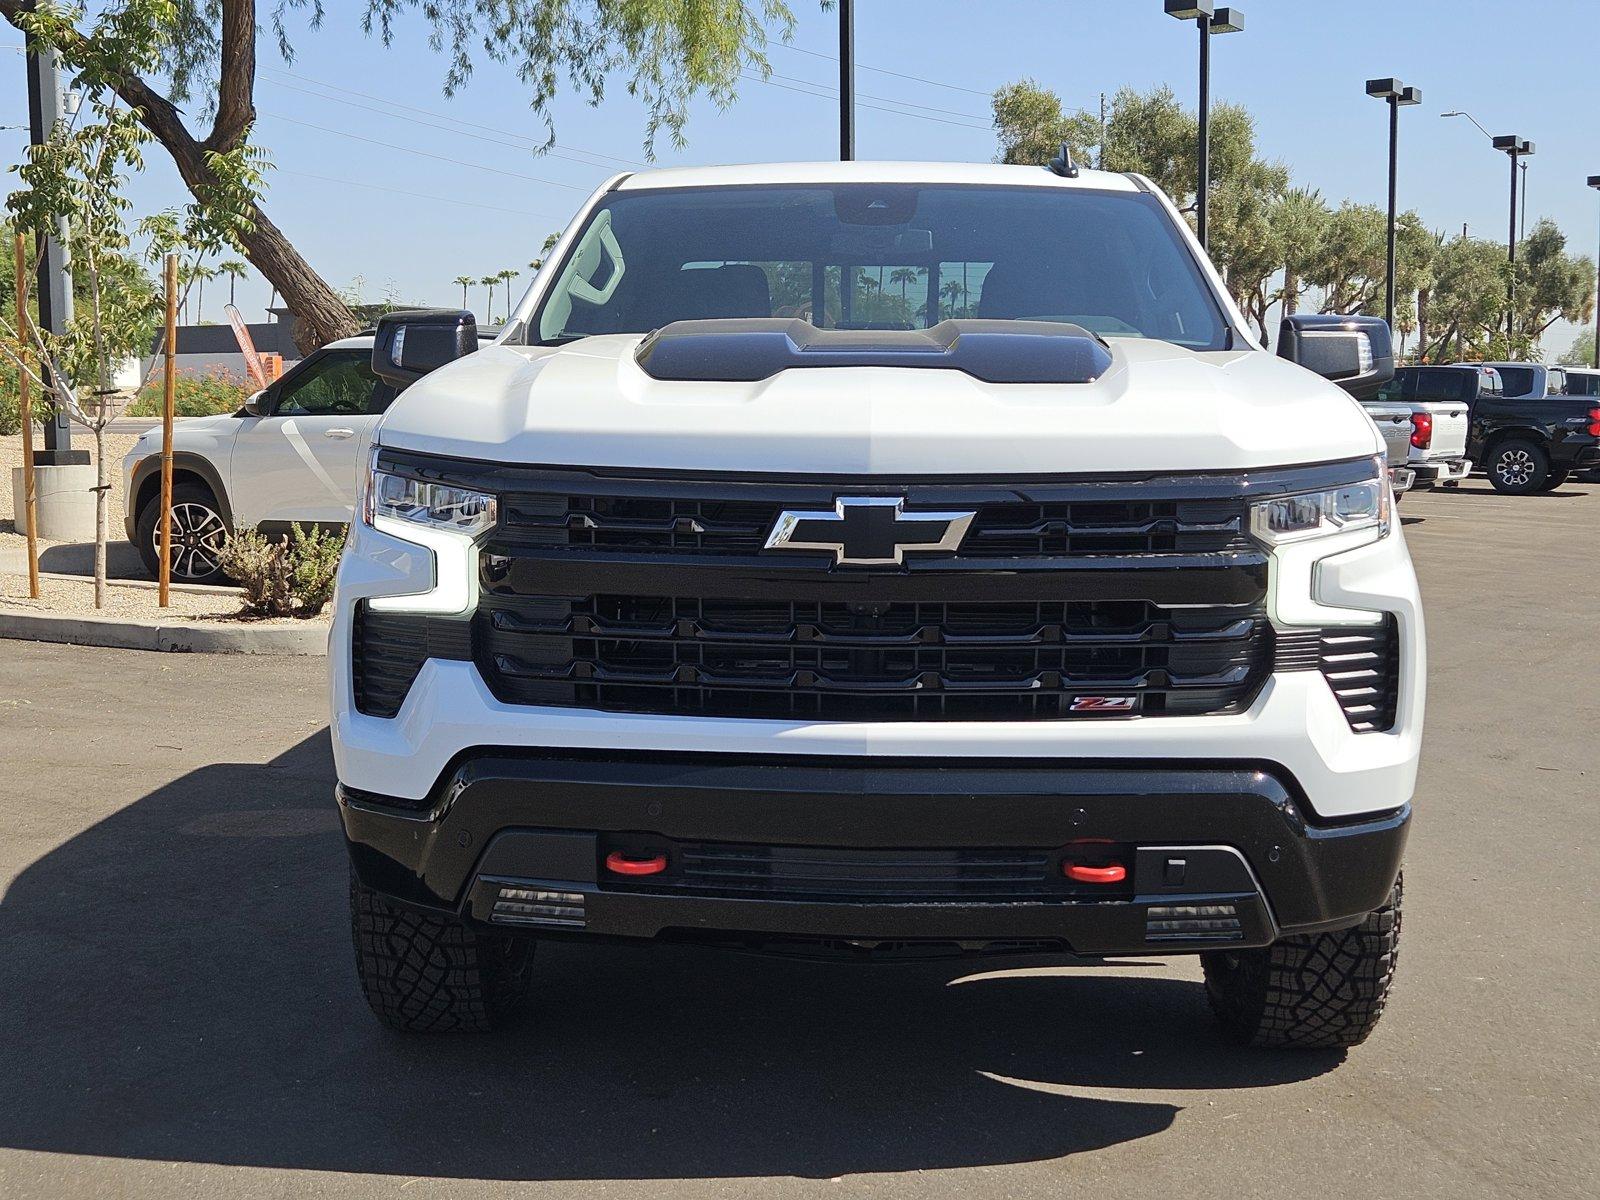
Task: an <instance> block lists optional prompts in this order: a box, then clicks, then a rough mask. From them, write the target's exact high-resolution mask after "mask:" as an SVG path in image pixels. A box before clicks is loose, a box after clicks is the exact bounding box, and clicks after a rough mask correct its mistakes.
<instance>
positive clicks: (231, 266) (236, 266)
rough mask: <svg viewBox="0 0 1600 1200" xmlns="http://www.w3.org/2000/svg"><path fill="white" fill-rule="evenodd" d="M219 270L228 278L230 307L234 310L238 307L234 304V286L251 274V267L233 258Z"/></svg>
mask: <svg viewBox="0 0 1600 1200" xmlns="http://www.w3.org/2000/svg"><path fill="white" fill-rule="evenodd" d="M217 270H219V271H221V272H222V273H223V274H224V275H226V276H227V277H228V307H229V308H234V307H236V306H235V305H234V302H233V285H234V284H236V283H238V282H239V280H241V279H243V278H244V277H245V276H246V275H248V274H249V273H250V267H249V266H248V265H247V264H245V263H242V262H240V261H239V260H238V259H236V258H233V259H229V260H228V261H227V262H225V263H223V264H222V265H221V266H219V267H218V268H217Z"/></svg>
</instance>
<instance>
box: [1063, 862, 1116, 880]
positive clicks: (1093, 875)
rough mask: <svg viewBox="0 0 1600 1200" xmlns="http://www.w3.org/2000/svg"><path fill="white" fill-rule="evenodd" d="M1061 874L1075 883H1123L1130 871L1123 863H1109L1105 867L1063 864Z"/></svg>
mask: <svg viewBox="0 0 1600 1200" xmlns="http://www.w3.org/2000/svg"><path fill="white" fill-rule="evenodd" d="M1061 873H1062V874H1063V875H1065V876H1066V877H1067V878H1068V879H1070V880H1072V881H1073V882H1074V883H1121V882H1122V881H1123V880H1124V879H1126V878H1127V877H1128V869H1127V868H1126V867H1124V866H1123V865H1122V864H1121V863H1109V864H1107V865H1106V866H1103V867H1091V866H1087V865H1085V864H1083V863H1062V864H1061Z"/></svg>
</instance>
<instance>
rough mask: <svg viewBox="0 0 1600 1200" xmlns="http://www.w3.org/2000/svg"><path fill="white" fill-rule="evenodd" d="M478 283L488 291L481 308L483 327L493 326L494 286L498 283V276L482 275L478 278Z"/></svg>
mask: <svg viewBox="0 0 1600 1200" xmlns="http://www.w3.org/2000/svg"><path fill="white" fill-rule="evenodd" d="M478 282H479V283H480V284H482V285H483V286H484V287H486V288H488V289H489V292H488V299H487V301H486V302H485V304H484V308H483V323H484V324H485V325H493V324H494V285H495V284H497V283H499V282H500V276H498V275H482V276H480V277H479V278H478Z"/></svg>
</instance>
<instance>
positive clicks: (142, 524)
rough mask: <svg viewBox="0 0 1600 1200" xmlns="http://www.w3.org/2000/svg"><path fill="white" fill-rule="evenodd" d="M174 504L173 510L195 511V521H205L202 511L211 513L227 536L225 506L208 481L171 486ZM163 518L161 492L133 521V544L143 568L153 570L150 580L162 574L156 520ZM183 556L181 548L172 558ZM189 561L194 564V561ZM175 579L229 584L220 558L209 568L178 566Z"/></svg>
mask: <svg viewBox="0 0 1600 1200" xmlns="http://www.w3.org/2000/svg"><path fill="white" fill-rule="evenodd" d="M185 506H186V507H185ZM172 507H173V511H174V512H176V511H178V510H179V509H180V508H182V509H183V511H184V512H185V513H186V514H192V515H193V516H194V517H195V519H196V520H204V518H203V517H202V516H201V513H202V510H203V511H204V512H205V513H209V514H211V516H212V517H214V518H215V520H216V523H217V524H218V525H219V526H221V527H222V529H223V530H224V538H225V537H226V532H225V531H226V528H227V525H226V520H225V518H224V517H223V515H222V505H221V504H219V503H218V502H217V498H216V497H215V496H213V495H212V494H211V489H210V488H208V487H206V485H205V484H203V483H188V482H184V483H178V484H174V485H173V488H172ZM160 519H161V494H160V493H159V492H157V493H156V494H155V495H154V496H152V497H151V498H150V499H149V500H146V501H145V502H144V507H143V508H141V509H140V510H139V515H138V518H137V520H136V521H135V523H134V546H135V549H137V550H138V551H139V557H140V558H141V559H142V560H143V561H144V569H145V570H146V571H148V572H150V578H151V579H158V578H160V575H161V554H160V552H159V551H158V550H157V549H156V545H155V539H156V523H157V522H158V521H160ZM173 532H174V536H175V537H176V536H177V533H178V531H177V530H176V528H175V529H174V531H173ZM181 556H182V550H181V547H180V548H178V550H177V552H175V553H174V554H173V559H174V560H177V559H179V558H180V557H181ZM214 559H215V556H213V555H211V554H210V552H209V548H208V551H207V561H208V562H210V561H213V560H214ZM190 561H191V565H192V564H193V560H190ZM172 582H173V583H196V584H214V583H227V582H228V576H227V574H226V573H225V572H224V571H223V569H222V565H221V562H220V560H218V561H216V565H215V567H214V568H213V569H210V570H199V571H194V570H191V572H190V573H183V572H180V571H179V570H176V569H175V570H174V571H173V572H172Z"/></svg>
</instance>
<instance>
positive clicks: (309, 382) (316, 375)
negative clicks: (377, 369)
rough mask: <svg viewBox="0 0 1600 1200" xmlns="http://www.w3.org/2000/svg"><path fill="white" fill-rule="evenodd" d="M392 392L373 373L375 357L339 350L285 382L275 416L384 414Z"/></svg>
mask: <svg viewBox="0 0 1600 1200" xmlns="http://www.w3.org/2000/svg"><path fill="white" fill-rule="evenodd" d="M393 398H394V393H393V390H392V389H390V388H389V387H388V385H386V384H384V383H383V382H382V381H381V380H380V379H379V378H378V377H377V376H376V375H374V374H373V373H372V356H371V355H370V354H367V353H365V352H362V351H336V352H334V353H331V354H326V355H324V356H323V357H322V358H320V359H318V360H317V361H316V362H314V363H311V364H309V365H308V366H307V367H306V369H305V370H304V371H301V372H299V373H298V374H297V375H296V376H295V377H294V378H293V379H288V380H285V381H284V385H283V389H282V391H281V392H279V394H278V403H277V405H276V407H275V408H274V410H273V412H274V415H276V416H280V417H297V416H305V417H315V416H327V415H335V414H345V415H350V416H355V415H359V414H362V413H371V412H381V411H383V406H386V405H387V403H388V401H389V400H392V399H393Z"/></svg>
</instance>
